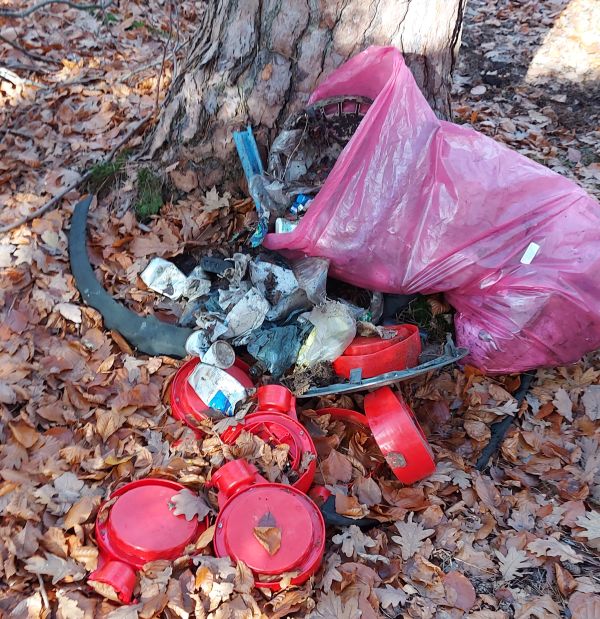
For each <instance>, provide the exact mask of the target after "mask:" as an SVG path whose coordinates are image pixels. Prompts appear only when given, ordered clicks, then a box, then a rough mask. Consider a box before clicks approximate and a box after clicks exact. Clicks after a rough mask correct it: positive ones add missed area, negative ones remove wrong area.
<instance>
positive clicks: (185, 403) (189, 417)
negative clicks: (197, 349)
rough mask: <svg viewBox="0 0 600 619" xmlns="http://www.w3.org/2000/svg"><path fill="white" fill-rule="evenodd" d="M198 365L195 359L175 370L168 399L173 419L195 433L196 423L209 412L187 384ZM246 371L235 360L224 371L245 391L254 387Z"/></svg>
mask: <svg viewBox="0 0 600 619" xmlns="http://www.w3.org/2000/svg"><path fill="white" fill-rule="evenodd" d="M198 363H200V359H199V358H198V357H195V358H193V359H190V360H189V361H187V362H186V363H184V364H183V365H182V366H181V367H180V368H179V370H177V374H175V378H173V382H172V383H171V390H170V397H169V399H170V403H171V413H172V415H173V417H175V419H179V420H180V421H183V422H184V423H186V424H187V425H189V426H190V427H191V428H193V429H194V430H195V431H198V428H197V422H198V421H202V420H203V419H206V418H207V414H206V413H207V411H209V410H210V407H209V406H207V405H206V404H205V403H204V402H203V401H202V400H201V399H200V398H199V397H198V394H197V393H196V392H195V391H194V389H193V388H192V386H191V385H190V384H189V383H188V378H189V376H190V374H191V373H192V372H193V371H194V368H195V367H196V366H197V365H198ZM247 370H248V366H247V365H246V364H245V363H244V362H243V361H241V360H240V359H236V361H235V365H233V366H232V367H230V368H229V369H227V370H225V371H226V372H227V373H228V374H229V375H230V376H233V378H235V379H236V380H238V381H239V382H240V383H241V384H242V385H243V386H244V387H245V388H246V389H251V388H252V387H253V386H254V385H253V384H252V381H251V380H250V377H249V376H248V373H247Z"/></svg>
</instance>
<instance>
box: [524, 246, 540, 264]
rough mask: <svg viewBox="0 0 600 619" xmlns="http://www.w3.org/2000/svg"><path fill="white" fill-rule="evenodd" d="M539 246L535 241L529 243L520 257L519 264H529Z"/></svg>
mask: <svg viewBox="0 0 600 619" xmlns="http://www.w3.org/2000/svg"><path fill="white" fill-rule="evenodd" d="M538 251H540V246H539V245H538V244H537V243H529V245H528V247H527V249H526V250H525V253H524V254H523V256H522V257H521V264H531V261H532V260H533V259H534V258H535V257H536V255H537V253H538Z"/></svg>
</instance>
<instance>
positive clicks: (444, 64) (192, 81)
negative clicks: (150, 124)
mask: <svg viewBox="0 0 600 619" xmlns="http://www.w3.org/2000/svg"><path fill="white" fill-rule="evenodd" d="M465 3H466V0H370V1H368V0H209V2H207V3H206V12H205V14H204V15H203V18H202V23H201V24H200V25H199V28H198V32H197V34H196V36H195V37H194V39H193V41H191V43H190V48H189V50H188V54H187V59H186V62H185V64H184V66H183V69H182V71H181V72H180V74H179V75H178V76H177V77H176V78H175V79H174V81H173V83H172V85H171V88H170V91H169V94H168V96H167V99H166V101H165V104H164V108H163V110H162V114H161V117H160V119H159V123H158V125H157V127H156V129H155V131H154V132H153V134H152V135H151V137H150V141H149V143H148V148H149V151H148V153H149V155H150V156H151V157H152V158H153V159H154V160H156V161H159V162H160V163H162V164H171V163H173V162H176V161H179V163H180V165H179V170H180V171H184V170H187V169H192V170H194V171H195V172H196V174H197V176H198V179H199V182H200V185H201V186H202V187H209V186H212V185H214V184H217V185H219V184H223V183H226V184H227V185H228V186H230V187H231V183H232V182H233V183H235V180H236V179H239V178H240V176H241V168H240V166H239V165H238V162H237V155H236V153H235V147H234V144H233V139H232V132H233V131H235V130H238V129H240V128H243V127H244V126H245V125H247V124H251V125H252V127H253V129H254V132H255V135H256V137H257V141H258V142H259V144H261V145H262V146H268V144H269V143H270V142H271V141H272V139H273V138H274V137H275V136H276V135H277V132H278V128H279V127H280V126H281V124H282V123H283V122H284V121H285V119H286V118H287V117H288V115H289V114H290V113H292V112H295V111H298V110H299V109H301V108H302V107H303V106H304V105H305V104H306V102H307V100H308V97H309V96H310V94H311V92H312V91H313V90H314V88H315V86H316V85H317V84H318V83H319V82H320V81H321V80H323V79H324V78H325V77H326V76H327V75H328V74H329V73H330V72H331V71H332V70H333V69H335V68H336V67H338V66H339V65H341V64H342V63H343V62H344V61H346V60H347V59H348V58H350V57H351V56H353V55H355V54H356V53H358V52H360V51H361V50H363V49H365V48H366V47H368V46H369V45H394V46H396V47H398V48H399V49H400V50H401V51H402V52H403V53H404V56H405V60H406V62H407V64H408V66H409V67H410V68H411V70H412V72H413V74H414V76H415V78H416V80H417V83H418V84H419V86H420V87H421V90H422V91H423V93H424V94H425V96H426V97H427V99H428V100H429V103H430V104H431V106H432V107H433V109H434V110H435V111H436V113H437V114H438V115H440V116H441V117H448V116H449V114H450V96H449V95H450V76H451V72H452V69H453V66H454V61H455V56H456V52H457V50H458V45H459V41H460V32H461V24H462V15H463V8H464V5H465Z"/></svg>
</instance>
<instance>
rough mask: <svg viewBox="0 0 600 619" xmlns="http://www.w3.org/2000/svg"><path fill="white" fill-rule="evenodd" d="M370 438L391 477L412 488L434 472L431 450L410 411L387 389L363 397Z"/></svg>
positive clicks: (402, 401) (380, 389) (399, 398)
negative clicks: (391, 473) (387, 465)
mask: <svg viewBox="0 0 600 619" xmlns="http://www.w3.org/2000/svg"><path fill="white" fill-rule="evenodd" d="M365 413H366V416H367V419H368V421H369V426H370V427H371V431H372V432H373V436H374V438H375V440H376V441H377V444H378V445H379V448H380V449H381V452H382V453H383V455H384V456H385V459H386V461H387V463H388V464H389V465H390V467H391V469H392V471H393V473H394V475H395V476H396V477H397V478H398V479H399V480H400V481H401V482H402V483H405V484H412V483H415V482H417V481H419V480H421V479H424V478H425V477H427V476H429V475H431V474H432V473H433V472H434V471H435V460H434V458H433V452H432V451H431V447H430V446H429V443H428V442H427V439H426V438H425V435H424V434H423V430H422V429H421V426H420V425H419V423H418V422H417V420H416V419H415V416H414V414H413V412H412V410H411V409H410V407H409V406H408V405H407V404H406V402H404V400H403V399H402V398H401V397H399V396H398V395H396V394H395V393H394V392H393V391H392V390H391V389H390V388H389V387H381V388H379V389H377V390H376V391H373V392H372V393H369V394H367V395H366V396H365Z"/></svg>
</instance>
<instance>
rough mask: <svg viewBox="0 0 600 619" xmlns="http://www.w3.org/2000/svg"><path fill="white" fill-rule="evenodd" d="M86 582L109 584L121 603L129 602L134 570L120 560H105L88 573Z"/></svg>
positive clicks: (134, 577) (133, 586) (133, 581)
mask: <svg viewBox="0 0 600 619" xmlns="http://www.w3.org/2000/svg"><path fill="white" fill-rule="evenodd" d="M88 582H92V583H93V582H101V583H103V584H105V585H109V586H110V587H111V588H112V589H113V590H114V592H115V593H116V594H117V597H118V598H119V600H120V601H121V602H123V604H129V603H130V602H131V597H132V596H133V590H134V588H135V582H136V576H135V570H134V569H133V568H132V567H131V565H128V564H127V563H123V562H122V561H107V562H106V563H104V564H103V565H101V566H100V567H99V568H98V569H97V570H94V571H93V572H92V573H91V574H90V576H89V578H88Z"/></svg>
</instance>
